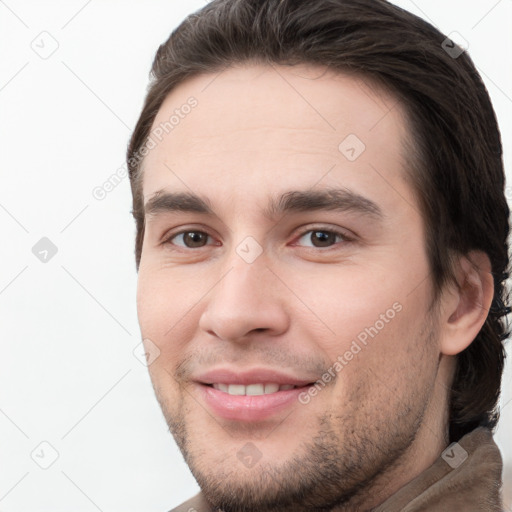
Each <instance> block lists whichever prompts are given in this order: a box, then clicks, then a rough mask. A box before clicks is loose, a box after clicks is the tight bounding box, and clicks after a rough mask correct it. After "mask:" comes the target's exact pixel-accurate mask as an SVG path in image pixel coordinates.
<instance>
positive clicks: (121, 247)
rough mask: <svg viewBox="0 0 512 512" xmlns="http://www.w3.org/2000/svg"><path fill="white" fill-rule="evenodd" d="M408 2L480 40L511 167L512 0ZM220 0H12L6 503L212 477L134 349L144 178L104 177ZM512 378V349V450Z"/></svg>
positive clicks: (72, 502)
mask: <svg viewBox="0 0 512 512" xmlns="http://www.w3.org/2000/svg"><path fill="white" fill-rule="evenodd" d="M396 3H397V4H399V5H400V6H402V7H404V8H406V9H408V10H410V11H412V12H414V13H415V14H418V15H420V16H422V17H424V18H426V19H428V20H429V21H430V22H432V23H433V24H435V25H436V26H438V27H439V28H440V29H441V30H442V31H443V32H444V33H446V34H448V33H451V32H453V31H457V32H459V33H460V34H462V35H463V37H464V38H465V39H466V40H467V41H468V42H469V53H470V55H471V56H472V58H473V60H474V62H475V63H476V65H477V66H478V68H479V70H480V71H481V73H482V75H483V78H484V81H485V83H486V85H487V87H488V89H489V92H490V94H491V97H492V100H493V103H494V106H495V109H496V111H497V115H498V118H499V122H500V125H501V131H502V137H503V141H504V144H505V148H504V149H505V163H506V167H507V170H508V172H510V168H511V167H510V158H511V154H512V148H511V140H512V115H511V114H512V71H511V65H510V62H511V60H510V59H511V55H512V43H511V38H510V26H511V20H512V1H511V0H500V1H497V0H478V1H475V0H473V1H471V2H468V1H467V0H465V1H462V0H457V1H454V0H451V1H450V2H449V3H448V2H446V1H445V0H416V1H415V2H413V1H412V0H401V1H399V2H396ZM203 5H205V2H204V1H203V0H187V2H186V3H185V2H183V1H174V0H167V1H163V0H151V1H146V2H142V1H139V2H133V1H132V2H127V1H124V2H123V1H121V0H101V1H100V0H89V1H86V0H68V1H66V2H64V1H61V2H57V1H46V2H37V1H35V0H5V1H4V0H0V56H1V58H0V108H1V114H0V140H1V153H0V156H1V160H0V162H1V164H0V173H1V182H0V183H1V185H0V232H1V233H2V244H1V249H0V263H1V265H0V339H1V343H2V352H1V353H2V354H3V357H2V358H0V461H1V463H0V511H2V512H20V511H31V512H33V511H52V512H58V511H63V512H64V511H66V512H69V511H70V510H74V511H77V512H81V511H83V512H89V511H90V512H94V511H97V510H100V511H105V512H106V511H124V512H130V511H141V510H144V511H154V512H165V511H166V510H169V509H170V508H172V507H173V506H175V505H177V504H178V503H180V502H181V501H183V500H185V499H186V498H188V497H189V496H191V495H192V494H194V493H195V492H196V491H197V484H196V483H195V481H194V479H193V477H192V476H191V474H190V473H189V471H188V468H187V466H186V465H185V464H184V462H183V461H182V458H181V455H180V453H179V451H178V449H177V448H176V446H175V445H174V442H173V440H172V437H171V435H170V434H169V433H168V432H167V427H166V425H165V422H164V421H163V417H162V415H161V412H160V409H159V407H158V404H157V402H156V400H155V398H154V396H153V391H152V388H151V385H150V381H149V377H148V375H147V370H146V368H145V367H144V366H143V364H141V363H140V362H139V361H138V360H137V359H136V357H135V356H134V354H133V350H134V348H135V347H136V345H138V343H139V341H140V333H139V329H138V324H137V317H136V308H135V292H136V279H137V275H136V271H135V263H134V255H133V250H134V249H133V248H134V234H135V229H134V223H133V221H132V218H131V215H130V208H131V196H130V188H129V182H128V179H127V178H125V179H123V180H122V181H121V183H120V184H119V185H118V186H117V187H116V188H115V189H114V190H113V191H112V192H110V193H109V194H108V195H107V196H106V197H105V198H104V199H103V200H101V201H100V200H97V199H95V198H94V197H93V195H92V191H93V189H94V188H95V187H97V186H101V185H102V184H103V183H104V182H105V181H107V180H108V179H109V177H110V176H111V175H112V174H114V173H115V172H116V170H117V169H119V168H121V167H122V166H123V164H124V155H125V150H126V145H127V142H128V138H129V136H130V133H131V130H132V128H133V127H134V125H135V122H136V120H137V118H138V115H139V112H140V109H141V106H142V101H143V99H144V94H145V89H146V85H147V81H148V72H149V69H150V65H151V62H152V59H153V56H154V53H155V51H156V49H157V48H158V45H159V44H160V43H162V42H163V41H164V40H165V39H167V37H168V35H169V34H170V32H171V31H172V29H173V28H174V27H175V26H177V25H178V24H179V23H180V22H181V20H182V19H183V18H184V17H185V15H187V14H189V13H191V12H193V11H195V10H196V9H198V8H200V7H202V6H203ZM43 31H46V32H47V33H48V34H50V35H48V34H44V35H42V36H40V33H41V32H43ZM41 38H44V42H43V43H41ZM43 44H44V47H43ZM57 44H58V48H57V49H56V51H55V52H54V53H53V54H52V55H51V56H49V57H48V58H46V59H43V58H41V57H40V56H39V55H38V54H37V53H36V51H34V50H35V49H37V50H38V51H39V52H40V53H41V52H42V53H44V52H45V51H46V52H48V51H50V50H51V49H53V47H52V45H53V46H55V47H56V46H57ZM37 45H39V46H37ZM44 56H46V55H44ZM510 197H512V194H511V195H510ZM42 237H48V238H49V239H50V240H51V241H52V242H53V244H55V246H56V247H57V250H58V252H57V254H56V255H55V256H54V257H53V258H51V259H50V261H48V262H47V263H42V262H41V261H39V259H37V258H36V257H35V255H34V254H33V253H32V247H33V246H34V245H35V244H36V243H37V242H38V241H39V240H40V239H41V238H42ZM511 380H512V372H511V369H510V364H509V366H508V367H507V373H506V374H505V377H504V382H503V390H504V392H503V399H502V402H501V403H502V406H504V407H503V412H502V421H501V424H500V427H499V430H498V433H497V436H496V439H497V442H498V444H499V446H500V448H501V450H502V454H503V457H504V458H505V460H506V462H507V463H508V465H509V467H510V465H512V444H511V442H510V431H511V427H512V405H508V407H507V402H508V401H511V400H512V393H511V386H510V383H511ZM511 404H512V402H511ZM506 432H508V433H509V434H508V439H507V435H506ZM41 442H46V443H49V444H50V445H51V447H53V448H51V447H50V446H49V445H48V444H43V445H40V443H41ZM34 450H35V451H34ZM53 450H55V451H56V452H57V453H58V458H57V460H56V461H55V462H54V463H53V464H52V465H51V466H50V467H49V468H48V469H42V468H40V467H39V465H38V464H36V462H35V461H34V459H35V460H37V461H38V462H39V463H40V464H43V465H45V464H49V463H50V462H51V461H52V456H53V455H54V452H53ZM31 453H32V456H33V458H31ZM507 480H508V482H509V483H510V481H511V480H512V475H511V473H510V472H509V473H508V477H507Z"/></svg>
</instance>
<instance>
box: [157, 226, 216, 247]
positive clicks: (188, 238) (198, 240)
mask: <svg viewBox="0 0 512 512" xmlns="http://www.w3.org/2000/svg"><path fill="white" fill-rule="evenodd" d="M208 238H211V237H210V235H208V233H205V232H204V231H193V230H187V231H181V232H179V233H175V234H173V235H171V236H170V237H168V238H167V239H166V240H165V241H164V244H172V245H177V246H178V247H185V248H186V249H198V248H200V247H204V246H205V245H207V244H206V242H207V240H208ZM174 240H178V241H179V242H174Z"/></svg>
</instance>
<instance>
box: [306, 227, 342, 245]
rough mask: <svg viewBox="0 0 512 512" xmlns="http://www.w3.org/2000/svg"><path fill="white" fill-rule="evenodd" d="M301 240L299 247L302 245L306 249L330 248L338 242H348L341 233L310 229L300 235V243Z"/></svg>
mask: <svg viewBox="0 0 512 512" xmlns="http://www.w3.org/2000/svg"><path fill="white" fill-rule="evenodd" d="M301 240H303V243H302V244H300V245H304V246H306V247H314V248H321V247H330V246H332V245H335V244H336V243H337V242H340V241H342V242H343V241H348V238H347V237H345V236H344V234H343V233H340V232H338V231H331V230H327V229H310V230H309V231H306V232H305V233H303V234H302V236H301V237H300V238H299V243H300V241H301Z"/></svg>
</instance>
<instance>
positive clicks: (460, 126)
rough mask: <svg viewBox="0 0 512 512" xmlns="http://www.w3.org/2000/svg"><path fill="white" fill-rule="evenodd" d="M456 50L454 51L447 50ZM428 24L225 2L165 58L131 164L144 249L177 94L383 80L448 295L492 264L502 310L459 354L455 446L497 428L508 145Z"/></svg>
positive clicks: (474, 75)
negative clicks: (161, 143)
mask: <svg viewBox="0 0 512 512" xmlns="http://www.w3.org/2000/svg"><path fill="white" fill-rule="evenodd" d="M447 41H448V43H447ZM450 48H453V44H452V43H451V42H450V41H449V40H447V38H446V36H444V35H443V34H442V33H441V32H439V31H438V30H437V29H435V28H434V27H433V26H431V25H430V24H429V23H427V22H425V21H424V20H422V19H421V18H418V17H417V16H414V15H413V14H411V13H409V12H407V11H405V10H402V9H400V8H399V7H396V6H394V5H392V4H390V3H389V2H387V1H385V0H315V1H314V2H312V1H310V0H213V1H212V2H210V3H209V4H208V5H206V6H205V7H204V8H202V9H201V10H199V11H197V12H196V13H194V14H191V15H190V16H188V17H187V18H186V19H185V20H184V21H183V22H182V23H181V25H180V26H179V27H178V28H177V29H176V30H174V31H173V32H172V34H171V35H170V37H169V39H168V40H167V41H166V42H165V43H164V44H162V45H161V46H160V47H159V49H158V51H157V54H156V57H155V59H154V62H153V67H152V77H153V80H152V82H151V84H150V87H149V89H148V93H147V97H146V101H145V104H144V107H143V109H142V113H141V115H140V118H139V121H138V123H137V125H136V127H135V130H134V132H133V135H132V137H131V140H130V144H129V147H128V152H127V162H128V168H129V175H130V183H131V187H132V194H133V210H132V213H133V215H134V218H135V221H136V228H137V234H136V244H135V258H136V266H137V269H138V268H139V263H140V257H141V251H142V241H143V237H144V210H143V195H142V185H141V184H142V176H141V165H140V164H141V158H140V151H141V148H143V146H144V145H145V144H146V142H147V140H148V137H149V135H150V130H151V127H152V123H153V121H154V119H155V116H156V114H157V112H158V110H159V109H160V106H161V105H162V102H163V101H164V99H165V97H166V96H167V95H168V94H169V93H170V92H171V91H172V90H173V88H174V87H176V85H178V84H179V83H181V82H183V81H184V80H186V79H187V78H189V77H192V76H195V75H198V74H201V73H215V72H220V71H221V70H223V69H225V68H227V67H229V66H232V65H234V64H237V63H244V62H249V61H254V62H259V63H266V64H279V65H291V66H293V65H295V64H313V65H315V64H318V65H322V66H329V67H330V68H332V69H334V70H339V71H340V72H350V73H355V74H357V75H359V76H361V77H366V78H368V79H370V80H375V81H377V82H378V83H380V84H383V85H384V86H385V87H387V88H388V89H389V90H391V91H392V92H393V93H394V95H395V96H396V98H397V99H399V100H400V102H401V103H402V104H403V105H404V107H405V109H406V111H407V113H408V116H409V118H410V121H411V124H412V127H413V132H414V133H413V135H414V137H413V138H414V148H413V149H414V152H413V156H412V157H411V158H410V160H411V162H410V163H412V165H411V171H410V175H409V176H408V177H409V178H410V179H411V180H412V183H413V188H414V190H415V192H416V194H417V196H418V198H419V202H420V207H421V210H422V216H423V218H424V222H425V226H426V233H427V235H426V237H427V239H426V244H427V253H428V259H429V264H430V267H431V275H432V280H433V284H434V287H435V290H436V296H437V293H438V292H439V291H440V290H441V288H442V287H443V285H444V284H445V283H446V282H447V281H449V280H451V281H453V280H454V273H453V269H454V268H453V257H452V256H453V255H454V254H455V255H465V254H467V253H468V252H469V251H470V250H473V249H476V250H482V251H484V252H485V253H486V254H487V255H488V256H489V258H490V261H491V265H492V274H493V278H494V299H493V303H492V307H491V309H490V311H489V313H488V316H487V319H486V321H485V324H484V326H483V328H482V329H481V331H480V332H479V334H478V335H477V337H476V338H475V340H474V341H473V342H472V343H471V345H470V346H469V347H468V348H467V349H466V350H464V351H463V352H461V353H460V354H458V356H457V369H456V374H455V377H454V380H453V383H452V391H451V397H450V418H449V422H450V439H451V440H452V441H455V440H457V439H459V438H460V437H461V436H462V435H464V434H466V433H468V432H469V431H471V430H473V429H474V428H475V427H476V426H479V425H483V426H488V427H489V428H494V427H495V426H496V424H497V421H498V411H497V409H496V406H497V401H498V398H499V393H500V385H501V376H502V372H503V366H504V359H505V350H504V344H503V342H504V339H505V338H506V337H508V335H509V332H508V331H507V329H508V327H506V326H505V323H504V320H505V318H504V317H505V315H506V314H508V313H509V312H510V309H509V308H508V307H507V306H505V303H506V302H508V293H507V291H506V288H505V280H506V278H507V277H508V266H509V255H508V241H507V239H508V234H509V222H508V219H509V208H508V205H507V201H506V197H505V193H504V187H505V176H504V172H503V161H502V147H501V137H500V133H499V130H498V125H497V121H496V117H495V114H494V110H493V107H492V105H491V101H490V98H489V95H488V93H487V90H486V88H485V86H484V84H483V82H482V80H481V77H480V76H479V74H478V72H477V71H476V69H475V66H474V64H473V62H472V60H471V59H470V57H469V56H468V54H467V53H466V52H463V53H461V54H459V53H460V52H458V51H456V52H453V51H450Z"/></svg>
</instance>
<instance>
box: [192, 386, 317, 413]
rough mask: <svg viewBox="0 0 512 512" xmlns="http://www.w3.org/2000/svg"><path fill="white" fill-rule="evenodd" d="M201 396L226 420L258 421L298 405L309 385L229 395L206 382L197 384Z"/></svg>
mask: <svg viewBox="0 0 512 512" xmlns="http://www.w3.org/2000/svg"><path fill="white" fill-rule="evenodd" d="M199 386H200V388H201V392H202V397H203V399H204V401H205V402H206V403H207V405H208V406H209V407H210V409H211V410H212V411H213V412H214V414H215V415H216V416H220V417H221V418H224V419H227V420H237V421H260V420H264V419H267V418H270V417H271V416H273V415H275V414H277V413H279V412H281V411H283V410H285V409H287V408H289V407H291V406H292V405H293V404H297V405H299V404H300V402H299V400H298V397H299V395H300V394H301V393H303V392H304V391H307V390H308V389H309V387H310V386H303V387H300V388H293V389H287V390H284V391H277V392H275V393H270V394H268V395H256V396H253V395H230V394H228V393H225V392H224V391H220V390H218V389H215V388H213V387H211V386H207V385H206V384H200V385H199Z"/></svg>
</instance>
